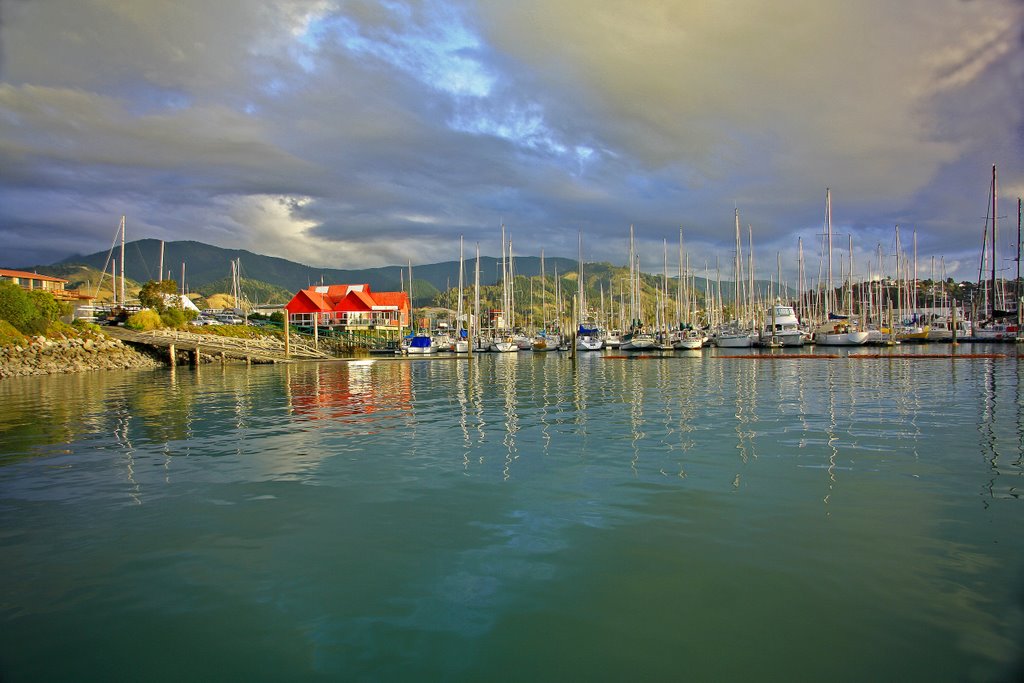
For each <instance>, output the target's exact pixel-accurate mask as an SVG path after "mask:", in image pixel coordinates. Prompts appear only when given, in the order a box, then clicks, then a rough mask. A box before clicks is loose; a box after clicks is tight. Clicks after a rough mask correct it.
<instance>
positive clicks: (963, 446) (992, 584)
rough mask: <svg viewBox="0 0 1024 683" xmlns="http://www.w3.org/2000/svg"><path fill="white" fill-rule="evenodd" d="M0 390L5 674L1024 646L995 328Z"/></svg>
mask: <svg viewBox="0 0 1024 683" xmlns="http://www.w3.org/2000/svg"><path fill="white" fill-rule="evenodd" d="M962 348H963V349H964V350H965V351H967V350H969V349H970V347H966V348H964V347H962ZM783 353H785V352H784V351H783ZM0 405H3V406H4V410H3V411H0V510H2V514H3V522H4V524H3V529H4V531H3V534H0V569H2V572H3V576H4V579H5V580H4V582H2V587H0V591H2V595H0V605H2V607H0V624H2V626H3V638H2V639H0V643H2V645H0V677H2V678H3V679H4V680H5V681H6V680H90V679H91V680H111V679H125V678H153V677H155V678H166V679H196V678H222V679H223V678H228V679H242V678H245V679H254V680H268V679H270V680H306V679H326V680H336V679H345V680H348V679H355V680H362V679H371V680H381V679H385V680H390V679H402V680H409V679H417V680H437V679H445V680H489V679H493V678H502V677H507V678H516V679H520V678H524V679H537V680H555V679H558V680H561V679H564V678H566V677H572V678H591V679H600V680H608V679H627V678H643V679H644V680H678V678H679V676H680V672H681V671H685V672H686V674H685V675H686V677H689V678H694V679H698V680H701V679H715V680H730V679H733V680H735V679H755V678H756V679H766V678H767V679H772V678H787V679H788V678H798V679H812V680H819V679H825V678H831V677H835V676H836V675H839V676H840V677H842V678H844V679H853V680H876V679H908V680H911V679H912V680H922V679H927V680H1008V679H1011V678H1013V677H1014V676H1015V675H1016V674H1017V673H1019V672H1020V660H1019V657H1020V643H1022V642H1024V632H1022V628H1024V613H1022V604H1021V600H1022V595H1024V573H1022V572H1024V535H1022V534H1021V533H1020V529H1021V528H1024V501H1021V499H1020V491H1021V476H1022V469H1024V468H1022V455H1024V451H1022V445H1021V444H1022V441H1024V420H1022V396H1021V368H1020V360H1019V359H1018V358H1016V357H1013V356H1011V357H1002V358H978V359H969V360H968V359H965V360H956V361H951V360H912V359H908V358H899V357H895V358H879V359H864V358H860V359H857V358H856V357H854V358H850V357H840V358H835V359H832V360H795V359H784V358H782V359H776V360H771V361H752V360H749V359H729V358H723V357H716V356H715V354H714V353H713V352H710V353H708V354H707V355H704V356H701V355H691V356H685V357H684V356H669V357H665V358H651V359H644V358H630V359H617V358H608V357H602V356H601V355H599V354H589V355H583V356H581V357H579V358H578V359H576V360H575V361H574V360H573V359H572V358H571V357H570V355H569V354H554V353H548V354H536V355H533V354H529V353H521V354H514V355H513V354H494V355H477V356H474V357H473V359H472V360H471V361H470V360H468V359H465V358H463V359H459V360H448V359H438V360H414V361H406V360H383V361H379V360H367V361H359V362H353V363H324V364H319V365H316V364H296V365H286V366H263V367H259V366H254V367H251V368H245V367H231V366H228V367H220V366H215V367H209V366H207V367H201V368H199V369H195V368H182V367H179V368H177V369H175V370H174V371H148V372H125V373H94V374H89V375H74V376H66V377H41V378H20V379H8V380H4V381H2V382H0ZM737 634H746V635H745V636H743V637H738V636H737ZM126 643H131V646H130V651H131V656H130V657H126V656H125V655H124V653H125V644H126ZM54 651H59V653H60V656H53V654H52V653H53V652H54ZM181 653H190V656H182V654H181Z"/></svg>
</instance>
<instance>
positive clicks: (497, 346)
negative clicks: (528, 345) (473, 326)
mask: <svg viewBox="0 0 1024 683" xmlns="http://www.w3.org/2000/svg"><path fill="white" fill-rule="evenodd" d="M487 348H489V349H490V350H491V351H494V352H495V353H515V352H516V351H518V350H519V344H517V343H516V340H515V338H514V337H512V335H500V336H496V337H494V338H493V339H491V343H490V345H489V346H488V347H487Z"/></svg>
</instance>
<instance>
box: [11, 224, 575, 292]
mask: <svg viewBox="0 0 1024 683" xmlns="http://www.w3.org/2000/svg"><path fill="white" fill-rule="evenodd" d="M118 254H119V250H116V251H115V252H114V254H113V256H114V258H116V257H117V256H118ZM109 258H110V252H106V251H100V252H96V253H95V254H88V255H85V256H80V255H76V256H69V257H68V258H66V259H63V260H61V261H58V262H57V263H55V264H52V265H51V266H32V267H29V268H24V269H23V270H35V271H38V272H40V273H43V274H53V275H56V276H58V277H64V276H65V274H66V273H68V267H69V266H72V265H85V266H89V267H91V268H94V269H96V270H97V271H102V270H103V268H104V266H106V268H107V270H109V269H110V263H109ZM124 260H125V276H126V277H127V278H128V279H130V280H134V281H136V282H140V283H141V282H146V281H147V280H157V279H159V275H160V273H159V271H160V240H155V239H142V240H135V241H133V242H127V243H126V244H125V259H124ZM235 260H240V263H241V269H242V270H241V274H242V277H243V278H246V279H248V280H255V281H259V282H262V283H266V284H269V285H274V286H276V287H280V288H282V289H284V290H287V291H288V292H291V293H295V292H297V291H298V290H300V289H304V288H306V287H309V286H311V285H316V284H320V283H325V284H338V283H344V284H357V283H358V284H362V283H366V284H369V285H370V288H371V289H372V290H374V291H378V292H384V291H396V290H399V289H401V288H402V287H403V285H404V287H405V288H406V289H407V288H408V286H409V284H408V278H409V268H408V266H384V267H381V268H364V269H351V270H350V269H339V268H316V267H313V266H307V265H303V264H301V263H296V262H294V261H289V260H287V259H283V258H277V257H274V256H263V255H261V254H255V253H253V252H251V251H246V250H244V249H223V248H221V247H215V246H213V245H211V244H204V243H202V242H195V241H180V242H165V243H164V271H165V272H164V276H165V277H169V278H170V279H172V280H176V281H178V282H180V281H181V272H182V264H184V266H185V284H186V286H187V288H188V290H189V291H198V292H203V293H204V294H205V293H206V292H207V291H208V290H210V285H218V286H219V285H221V284H222V282H229V281H230V276H231V262H232V261H235ZM514 263H515V273H516V275H523V276H533V275H539V274H540V259H539V258H537V257H527V256H524V257H516V258H515V262H514ZM464 267H465V275H464V277H465V283H466V284H472V282H473V275H474V272H473V271H474V268H475V267H476V259H475V257H474V258H472V259H468V260H467V261H466V263H465V266H464ZM556 268H557V269H558V271H559V272H561V273H568V272H570V271H572V272H575V271H576V269H577V268H576V261H573V260H571V259H565V258H549V259H545V271H546V272H547V274H548V276H549V277H550V276H551V273H552V272H553V271H554V269H556ZM118 272H120V270H119V271H118ZM500 275H501V261H500V260H499V259H496V258H494V257H491V256H481V257H480V284H481V285H494V284H496V283H497V282H499V280H500ZM412 277H413V293H414V295H415V299H416V303H417V305H420V304H421V302H424V303H425V302H428V301H430V300H431V299H433V297H434V296H435V295H437V294H438V292H440V291H443V290H446V289H448V288H449V287H456V286H457V285H458V283H459V262H458V261H447V262H444V263H433V264H424V265H419V264H413V267H412ZM227 289H228V290H229V289H230V286H229V287H228V288H227ZM246 290H247V291H248V287H246ZM222 291H227V290H222Z"/></svg>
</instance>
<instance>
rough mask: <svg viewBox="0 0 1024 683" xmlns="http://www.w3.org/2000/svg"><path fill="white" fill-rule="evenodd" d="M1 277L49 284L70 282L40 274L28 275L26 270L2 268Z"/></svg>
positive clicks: (0, 269) (0, 270)
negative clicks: (44, 281) (40, 281)
mask: <svg viewBox="0 0 1024 683" xmlns="http://www.w3.org/2000/svg"><path fill="white" fill-rule="evenodd" d="M0 277H17V278H23V279H26V280H46V281H47V282H69V280H65V279H63V278H59V277H51V276H49V275H40V274H39V273H28V272H25V271H24V270H5V269H3V268H0Z"/></svg>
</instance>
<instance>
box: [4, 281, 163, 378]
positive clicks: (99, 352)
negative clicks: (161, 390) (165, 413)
mask: <svg viewBox="0 0 1024 683" xmlns="http://www.w3.org/2000/svg"><path fill="white" fill-rule="evenodd" d="M70 314H71V310H70V306H68V305H67V304H66V303H63V302H60V301H57V300H56V299H54V298H53V295H52V294H50V293H49V292H45V291H41V290H35V291H26V290H24V289H22V288H21V287H19V286H18V285H16V284H14V283H12V282H0V379H2V378H5V377H20V376H25V375H50V374H56V373H65V372H84V371H87V370H114V369H125V368H155V367H160V366H161V365H163V363H161V362H160V361H159V360H157V359H156V358H153V357H152V356H148V355H146V354H145V353H141V352H139V351H137V350H135V349H134V348H131V347H130V346H126V345H125V344H123V343H121V341H120V340H118V339H111V338H110V337H108V336H107V335H105V334H103V332H102V331H101V329H100V328H99V327H97V326H96V325H88V324H83V323H78V322H76V323H74V324H72V325H67V324H65V323H63V322H61V318H62V317H69V316H70Z"/></svg>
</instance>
